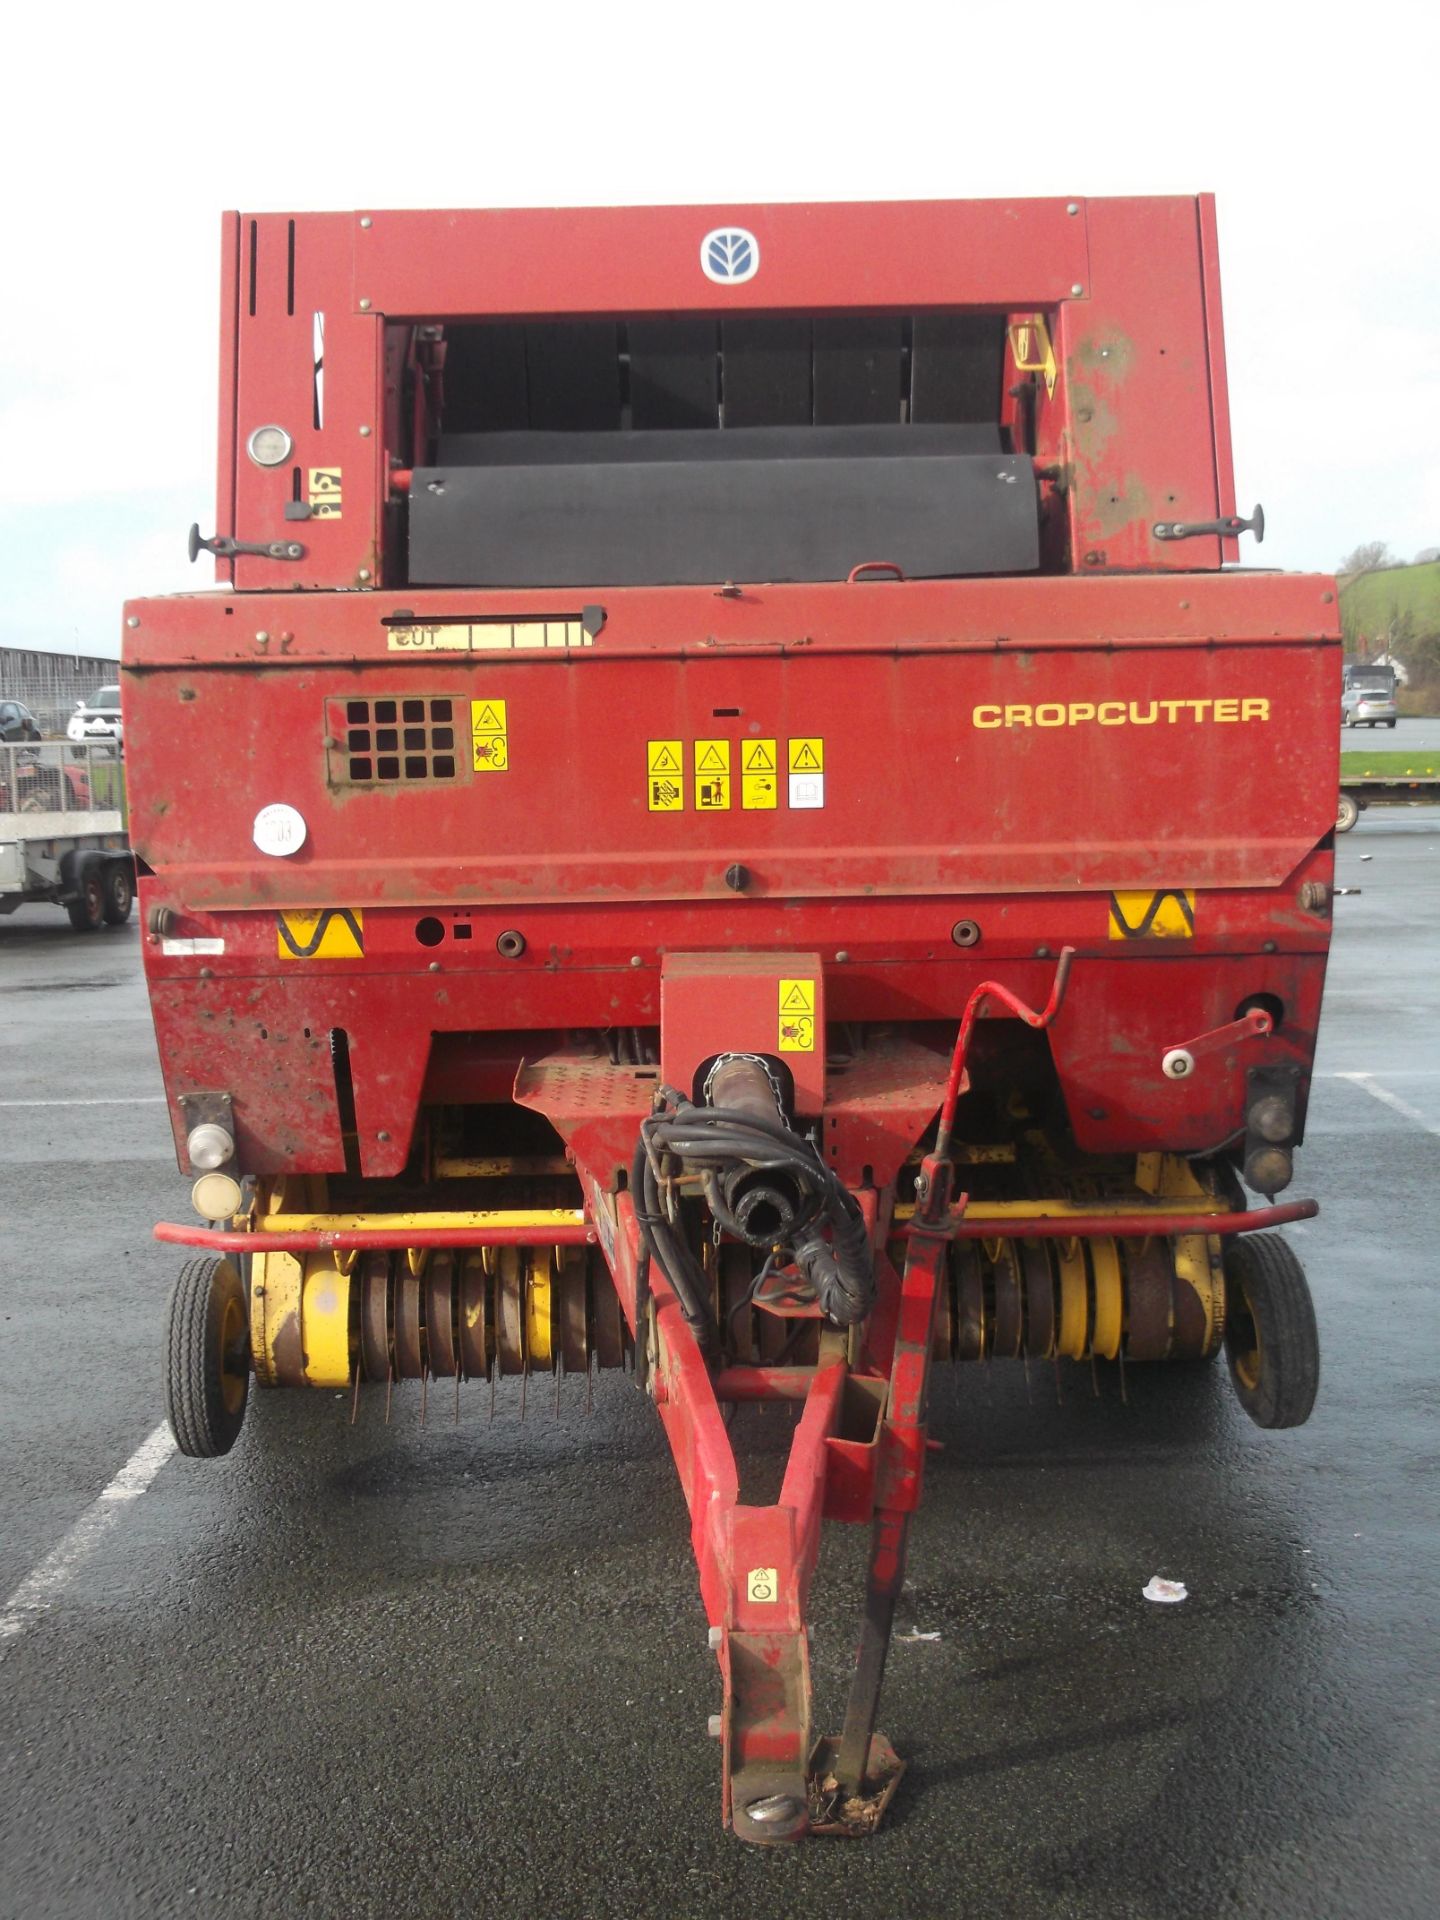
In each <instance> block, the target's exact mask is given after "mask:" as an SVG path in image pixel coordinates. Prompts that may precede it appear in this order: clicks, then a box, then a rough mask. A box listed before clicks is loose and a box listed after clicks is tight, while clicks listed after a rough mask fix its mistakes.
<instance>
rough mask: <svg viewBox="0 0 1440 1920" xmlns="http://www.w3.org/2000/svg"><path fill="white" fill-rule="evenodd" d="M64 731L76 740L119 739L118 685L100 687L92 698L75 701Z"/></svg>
mask: <svg viewBox="0 0 1440 1920" xmlns="http://www.w3.org/2000/svg"><path fill="white" fill-rule="evenodd" d="M65 731H66V733H67V734H68V736H69V737H70V739H72V740H76V741H81V740H119V739H121V738H122V734H121V722H120V689H119V687H101V689H100V691H99V692H98V693H97V694H96V695H95V696H94V698H93V699H91V700H80V701H77V702H76V706H75V711H74V713H72V714H71V716H70V724H69V725H68V726H67V727H66V729H65Z"/></svg>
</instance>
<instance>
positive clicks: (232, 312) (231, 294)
mask: <svg viewBox="0 0 1440 1920" xmlns="http://www.w3.org/2000/svg"><path fill="white" fill-rule="evenodd" d="M239 329H240V216H239V214H238V213H227V214H223V215H222V216H221V220H220V418H219V423H218V430H217V433H216V439H215V447H216V475H215V531H216V532H217V533H219V534H224V535H226V536H227V537H231V538H233V537H234V533H235V461H236V458H237V454H238V448H237V446H236V443H235V392H236V384H237V380H238V376H239V358H238V356H239V347H240V338H239ZM234 567H235V563H234V562H233V561H232V560H221V559H217V560H216V562H215V578H216V579H217V580H220V581H229V580H232V579H233V578H234Z"/></svg>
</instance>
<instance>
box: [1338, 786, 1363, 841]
mask: <svg viewBox="0 0 1440 1920" xmlns="http://www.w3.org/2000/svg"><path fill="white" fill-rule="evenodd" d="M1359 818H1360V802H1359V801H1358V800H1357V799H1356V798H1355V796H1354V795H1353V794H1350V793H1342V794H1341V796H1340V798H1339V801H1338V802H1337V804H1336V807H1335V831H1336V833H1349V831H1350V829H1351V828H1352V827H1353V826H1354V824H1355V822H1356V821H1357V820H1358V819H1359Z"/></svg>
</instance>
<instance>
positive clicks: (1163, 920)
mask: <svg viewBox="0 0 1440 1920" xmlns="http://www.w3.org/2000/svg"><path fill="white" fill-rule="evenodd" d="M1110 938H1111V939H1112V940H1193V939H1194V938H1195V895H1194V893H1193V892H1191V891H1188V890H1185V889H1182V888H1178V887H1169V888H1165V889H1163V890H1162V891H1161V892H1159V893H1151V892H1144V893H1112V894H1111V896H1110Z"/></svg>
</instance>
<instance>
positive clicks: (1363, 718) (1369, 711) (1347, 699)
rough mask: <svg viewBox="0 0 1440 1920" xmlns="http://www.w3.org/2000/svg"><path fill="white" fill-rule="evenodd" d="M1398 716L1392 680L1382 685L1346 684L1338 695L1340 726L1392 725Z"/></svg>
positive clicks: (1398, 710) (1398, 711)
mask: <svg viewBox="0 0 1440 1920" xmlns="http://www.w3.org/2000/svg"><path fill="white" fill-rule="evenodd" d="M1399 716H1400V709H1399V708H1398V707H1397V706H1396V704H1395V683H1394V681H1393V680H1392V681H1390V682H1389V684H1388V685H1384V686H1381V685H1376V686H1367V685H1365V684H1364V683H1363V682H1361V683H1359V684H1354V685H1351V686H1347V687H1346V689H1345V691H1344V692H1343V693H1342V694H1341V696H1340V724H1341V726H1342V727H1393V726H1394V724H1395V722H1396V720H1397V719H1398V718H1399Z"/></svg>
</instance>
